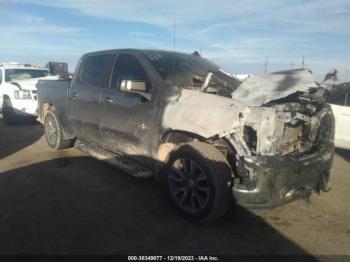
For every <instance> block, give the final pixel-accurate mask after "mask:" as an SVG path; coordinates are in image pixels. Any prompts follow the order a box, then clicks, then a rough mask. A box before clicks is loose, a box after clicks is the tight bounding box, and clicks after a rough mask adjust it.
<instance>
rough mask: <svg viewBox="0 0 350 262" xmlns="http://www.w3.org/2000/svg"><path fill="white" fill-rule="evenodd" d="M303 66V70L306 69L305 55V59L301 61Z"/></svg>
mask: <svg viewBox="0 0 350 262" xmlns="http://www.w3.org/2000/svg"><path fill="white" fill-rule="evenodd" d="M301 66H302V67H303V69H304V68H305V57H304V55H303V59H302V60H301Z"/></svg>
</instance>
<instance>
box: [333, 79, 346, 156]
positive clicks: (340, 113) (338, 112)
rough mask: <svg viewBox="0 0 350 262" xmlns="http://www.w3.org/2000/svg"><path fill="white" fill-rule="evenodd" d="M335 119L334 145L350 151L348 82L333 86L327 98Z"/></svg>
mask: <svg viewBox="0 0 350 262" xmlns="http://www.w3.org/2000/svg"><path fill="white" fill-rule="evenodd" d="M328 102H329V103H330V105H331V107H332V110H333V114H334V117H335V138H334V144H335V146H336V147H338V148H342V149H350V82H347V83H342V84H338V85H335V86H334V87H333V88H332V90H331V94H330V97H329V100H328Z"/></svg>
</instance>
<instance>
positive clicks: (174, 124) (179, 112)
mask: <svg viewBox="0 0 350 262" xmlns="http://www.w3.org/2000/svg"><path fill="white" fill-rule="evenodd" d="M248 112H249V107H248V106H246V105H245V104H243V103H241V102H240V101H238V100H235V99H231V98H227V97H222V96H218V95H213V94H207V93H202V92H200V91H195V90H187V89H182V91H181V95H180V96H179V97H178V99H176V100H175V101H172V102H169V103H168V104H167V106H166V108H165V110H164V116H163V127H164V128H165V129H173V130H182V131H186V132H191V133H195V134H199V135H201V136H202V137H205V138H209V137H212V136H214V135H218V134H224V133H225V132H231V133H232V132H233V131H234V130H233V129H234V128H236V127H238V126H239V125H240V117H239V116H240V113H242V114H246V113H248Z"/></svg>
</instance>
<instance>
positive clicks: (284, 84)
mask: <svg viewBox="0 0 350 262" xmlns="http://www.w3.org/2000/svg"><path fill="white" fill-rule="evenodd" d="M316 87H318V85H317V84H316V83H315V81H314V79H313V76H312V72H311V71H309V70H307V69H295V70H286V71H279V72H274V73H270V74H264V75H257V76H253V77H250V78H248V79H246V80H245V81H244V82H243V83H242V84H241V85H240V86H239V87H238V88H237V89H236V90H234V91H233V92H232V94H231V95H232V98H233V99H237V100H239V101H241V102H243V103H245V104H247V105H249V106H261V105H263V104H266V103H268V102H270V101H272V100H277V99H281V98H284V97H287V96H289V95H291V94H293V93H296V92H298V91H301V92H308V91H309V90H310V88H316Z"/></svg>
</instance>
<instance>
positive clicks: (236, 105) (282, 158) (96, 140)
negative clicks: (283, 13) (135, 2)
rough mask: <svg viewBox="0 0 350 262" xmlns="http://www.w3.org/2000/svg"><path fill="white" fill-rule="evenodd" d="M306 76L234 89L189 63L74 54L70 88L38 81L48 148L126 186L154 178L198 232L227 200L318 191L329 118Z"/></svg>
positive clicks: (274, 77) (283, 75)
mask: <svg viewBox="0 0 350 262" xmlns="http://www.w3.org/2000/svg"><path fill="white" fill-rule="evenodd" d="M324 92H325V91H324V90H323V89H322V88H320V87H319V86H317V85H316V83H315V82H314V81H313V80H312V75H311V72H309V71H307V70H291V71H284V72H277V73H273V74H268V75H264V76H257V77H253V78H249V79H248V80H246V81H244V82H243V83H242V84H241V83H240V82H239V81H238V80H237V79H235V78H233V77H232V76H230V75H229V74H227V73H225V72H224V71H222V70H221V69H220V68H219V67H218V66H216V65H215V64H213V63H212V62H210V61H208V60H207V59H204V58H201V57H200V56H198V55H187V54H182V53H175V52H167V51H156V50H134V49H125V50H111V51H102V52H95V53H89V54H86V55H84V56H83V57H82V58H81V60H80V62H79V64H78V66H77V69H76V72H75V74H74V77H73V79H72V80H71V81H70V80H69V81H68V80H67V81H64V80H56V81H54V80H42V81H40V82H39V83H38V101H39V109H40V110H39V111H40V112H39V117H40V119H41V122H42V123H43V124H44V129H45V136H46V140H47V143H48V144H49V146H50V147H52V148H54V149H56V150H58V149H63V148H66V147H69V146H71V145H73V143H74V145H75V147H77V148H79V149H81V150H83V151H85V152H88V153H90V154H91V155H92V156H94V157H97V158H99V159H104V160H106V161H109V162H112V163H115V164H116V165H118V166H119V167H121V168H123V169H125V170H127V171H128V172H129V173H130V174H131V175H133V176H135V177H146V176H153V175H155V177H156V179H157V180H160V181H163V183H164V185H165V188H166V190H167V193H168V195H169V198H170V200H171V202H172V204H173V205H174V207H175V209H176V210H177V211H178V212H179V213H180V214H181V215H182V216H183V217H185V218H186V219H188V220H190V221H192V222H196V223H204V222H208V221H212V220H216V219H218V218H219V217H221V216H222V215H224V214H225V213H226V212H227V211H228V209H229V208H230V207H231V206H232V205H233V203H234V202H236V203H237V204H239V205H242V206H244V207H247V208H257V207H274V206H277V205H280V204H283V203H286V202H289V201H291V200H293V199H297V198H301V197H303V198H308V197H309V196H310V195H311V193H312V192H320V191H328V190H329V186H328V180H329V174H330V168H331V165H332V159H333V151H334V145H333V139H334V117H333V114H332V111H331V109H330V107H329V105H327V104H326V103H325V97H324Z"/></svg>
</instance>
